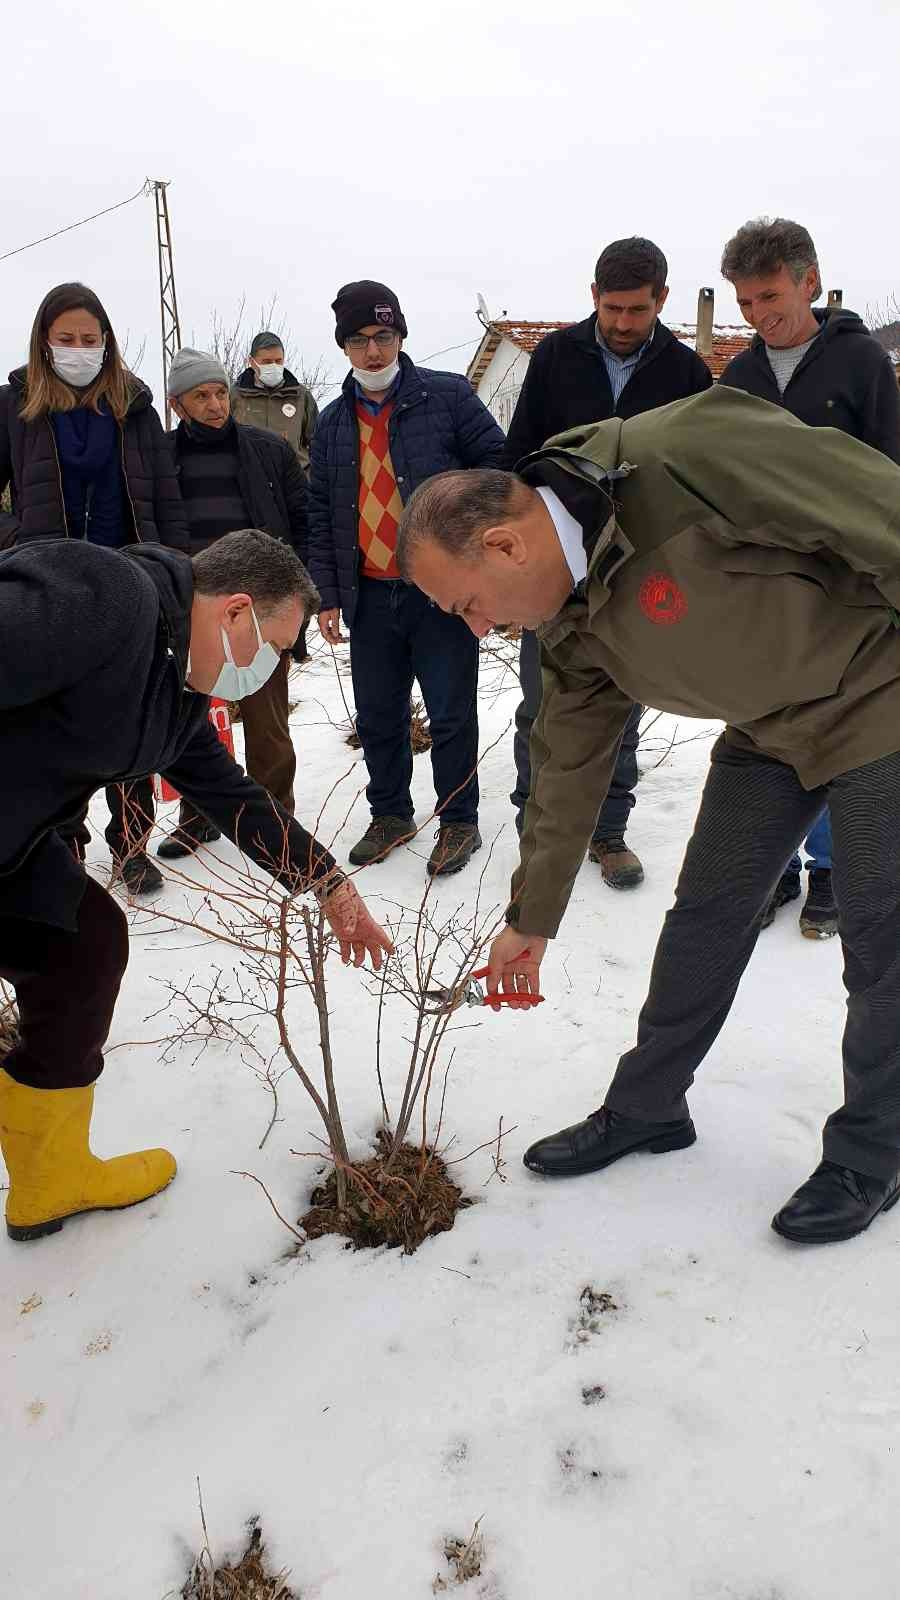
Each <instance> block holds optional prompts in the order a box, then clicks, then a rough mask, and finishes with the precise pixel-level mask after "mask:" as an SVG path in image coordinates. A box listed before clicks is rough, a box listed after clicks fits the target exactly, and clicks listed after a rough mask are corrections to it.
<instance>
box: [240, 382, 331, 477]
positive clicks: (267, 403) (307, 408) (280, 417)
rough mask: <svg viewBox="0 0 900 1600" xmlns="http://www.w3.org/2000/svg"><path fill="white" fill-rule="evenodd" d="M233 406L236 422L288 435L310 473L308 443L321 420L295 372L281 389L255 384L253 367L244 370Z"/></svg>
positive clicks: (288, 439) (288, 440)
mask: <svg viewBox="0 0 900 1600" xmlns="http://www.w3.org/2000/svg"><path fill="white" fill-rule="evenodd" d="M231 410H232V415H233V416H234V420H235V422H248V423H249V424H250V426H251V427H253V428H267V429H268V431H269V433H277V434H278V435H279V437H280V438H282V439H286V440H287V442H288V444H289V445H290V447H291V449H292V450H293V451H294V452H295V453H296V456H297V459H298V460H299V462H300V465H301V467H302V468H303V471H304V472H305V473H306V474H307V476H308V475H309V447H310V443H311V441H312V436H313V434H314V433H315V431H316V423H317V422H318V420H319V408H318V406H317V405H316V402H315V400H314V399H313V396H312V394H311V392H310V390H309V389H307V387H306V385H305V384H303V383H299V382H298V380H297V379H296V378H295V377H294V375H293V373H292V372H286V373H285V379H284V383H283V384H281V386H280V388H278V389H266V388H265V387H264V386H263V385H262V384H256V383H255V382H254V377H253V369H252V368H250V367H248V369H247V371H246V372H242V373H241V375H240V377H239V378H238V381H237V383H236V384H235V385H234V388H233V389H232V391H231Z"/></svg>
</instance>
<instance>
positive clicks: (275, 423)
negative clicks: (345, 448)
mask: <svg viewBox="0 0 900 1600" xmlns="http://www.w3.org/2000/svg"><path fill="white" fill-rule="evenodd" d="M231 414H232V416H233V417H234V420H235V422H245V423H249V424H250V426H251V427H253V428H265V429H266V430H267V431H268V432H269V433H277V434H278V436H279V438H280V439H284V440H285V442H286V443H287V444H289V445H290V447H291V449H292V450H293V452H294V454H295V455H296V457H297V460H298V461H299V462H300V465H301V467H302V468H303V472H304V475H305V476H306V478H307V480H308V479H309V449H310V445H311V444H312V436H313V434H314V433H315V431H316V423H317V422H318V420H319V408H318V406H317V405H316V402H315V399H314V397H313V393H312V390H311V389H307V387H306V385H305V383H301V382H300V380H299V378H295V377H294V374H293V373H292V372H290V371H289V370H288V368H287V367H286V366H285V364H284V346H283V344H282V342H281V339H280V337H279V335H278V334H277V333H270V332H269V330H268V329H265V328H264V329H263V331H262V332H261V333H257V334H255V335H254V339H253V343H252V344H251V346H250V360H249V364H248V366H247V368H246V370H245V371H244V372H242V373H241V375H240V377H239V378H238V380H237V383H236V384H235V385H234V388H233V389H232V391H231ZM300 556H301V558H302V559H303V561H305V560H306V558H307V551H306V550H301V551H300ZM291 655H292V656H293V658H294V660H295V661H297V662H299V663H300V664H301V666H302V664H303V663H304V662H305V661H308V660H309V652H308V650H307V648H306V623H304V624H303V627H302V628H301V629H300V632H299V634H298V636H297V639H296V640H295V642H294V646H293V648H292V650H291Z"/></svg>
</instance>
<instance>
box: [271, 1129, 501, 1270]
mask: <svg viewBox="0 0 900 1600" xmlns="http://www.w3.org/2000/svg"><path fill="white" fill-rule="evenodd" d="M376 1144H377V1151H376V1154H375V1155H374V1156H372V1157H371V1159H370V1160H368V1161H360V1162H357V1164H356V1165H355V1166H354V1167H352V1168H351V1169H349V1170H348V1172H347V1183H348V1197H347V1205H346V1207H345V1209H343V1210H341V1208H340V1207H339V1205H338V1197H337V1174H336V1173H334V1172H332V1173H330V1174H329V1176H328V1177H327V1178H326V1180H325V1182H324V1183H323V1184H320V1186H319V1187H318V1188H317V1189H314V1190H313V1193H312V1195H311V1196H310V1198H311V1200H312V1205H311V1207H310V1210H309V1211H307V1213H306V1215H305V1216H303V1217H301V1218H300V1219H299V1224H298V1226H299V1227H301V1228H303V1230H304V1232H305V1233H306V1236H307V1238H308V1239H320V1238H321V1237H322V1236H323V1234H326V1233H339V1234H342V1235H343V1236H344V1237H345V1238H347V1239H351V1240H352V1242H353V1243H354V1244H355V1245H356V1246H357V1248H358V1249H374V1247H375V1246H376V1245H384V1244H386V1245H389V1246H391V1247H392V1248H394V1249H401V1250H403V1251H405V1253H406V1254H407V1255H412V1253H413V1251H414V1250H418V1248H419V1245H420V1244H422V1243H423V1242H424V1241H425V1240H426V1239H429V1238H431V1236H432V1235H433V1234H435V1233H446V1232H447V1231H448V1230H449V1229H450V1228H452V1227H453V1224H454V1222H455V1221H456V1213H457V1212H458V1211H462V1210H463V1209H464V1208H465V1207H466V1206H470V1205H471V1204H472V1202H471V1200H468V1199H466V1196H465V1195H464V1194H463V1192H462V1190H461V1189H460V1187H459V1185H458V1184H456V1183H454V1182H453V1179H452V1178H451V1177H450V1174H449V1172H448V1171H447V1168H446V1166H445V1164H444V1162H443V1161H442V1160H441V1158H440V1156H439V1155H436V1154H435V1152H434V1151H433V1150H430V1149H428V1148H427V1146H426V1147H425V1148H424V1149H423V1148H422V1146H421V1145H411V1144H403V1145H401V1146H400V1148H399V1150H398V1151H397V1152H396V1154H395V1155H394V1158H393V1160H390V1142H389V1140H388V1138H387V1136H386V1135H384V1134H379V1136H378V1139H377V1141H376Z"/></svg>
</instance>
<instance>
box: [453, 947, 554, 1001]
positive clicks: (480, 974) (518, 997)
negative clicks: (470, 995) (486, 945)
mask: <svg viewBox="0 0 900 1600" xmlns="http://www.w3.org/2000/svg"><path fill="white" fill-rule="evenodd" d="M530 955H531V951H530V950H523V951H522V953H521V955H520V956H517V957H516V959H517V961H527V959H528V957H529V956H530ZM490 970H491V969H490V967H479V968H478V971H477V972H472V973H470V977H471V978H472V980H473V981H474V982H476V983H477V982H478V980H479V978H486V977H487V975H488V973H489V972H490ZM481 1003H482V1005H485V1006H496V1005H501V1006H504V1005H506V1006H525V1007H527V1006H540V1005H543V1003H544V996H543V995H542V994H490V995H487V996H486V997H485V999H484V1000H482V1002H481Z"/></svg>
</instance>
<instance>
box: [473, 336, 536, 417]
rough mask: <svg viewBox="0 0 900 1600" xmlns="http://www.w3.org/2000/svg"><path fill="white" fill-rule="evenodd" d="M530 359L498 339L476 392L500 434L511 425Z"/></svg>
mask: <svg viewBox="0 0 900 1600" xmlns="http://www.w3.org/2000/svg"><path fill="white" fill-rule="evenodd" d="M530 359H531V357H530V356H529V355H528V354H527V352H526V351H525V350H520V349H519V346H518V345H517V344H513V342H512V340H511V339H501V341H500V343H499V345H498V346H497V349H496V350H495V351H494V354H493V356H492V358H491V361H490V363H489V365H488V367H487V370H486V371H485V374H484V377H483V378H482V380H481V382H480V383H479V385H478V388H477V390H476V393H477V395H478V398H479V400H483V401H484V403H485V405H486V406H487V408H488V410H489V411H490V412H491V414H492V415H493V416H494V417H496V419H497V421H498V422H499V424H500V426H501V428H503V430H504V432H505V431H506V430H507V429H508V428H509V425H510V422H511V421H512V414H513V412H514V411H515V409H516V401H517V400H518V398H519V395H520V393H521V389H522V385H523V383H524V382H525V374H526V372H527V371H528V363H529V361H530Z"/></svg>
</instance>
